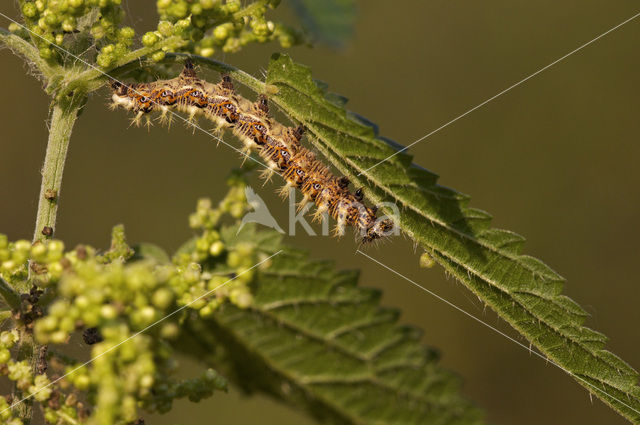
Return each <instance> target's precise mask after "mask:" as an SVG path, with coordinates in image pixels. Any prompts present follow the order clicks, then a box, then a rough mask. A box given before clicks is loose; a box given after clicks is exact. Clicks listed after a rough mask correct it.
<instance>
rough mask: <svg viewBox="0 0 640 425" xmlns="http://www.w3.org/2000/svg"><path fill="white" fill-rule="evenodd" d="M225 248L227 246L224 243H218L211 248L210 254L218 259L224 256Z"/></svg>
mask: <svg viewBox="0 0 640 425" xmlns="http://www.w3.org/2000/svg"><path fill="white" fill-rule="evenodd" d="M224 248H225V246H224V243H223V242H222V241H216V242H214V243H212V244H211V246H210V247H209V254H211V256H212V257H217V256H218V255H220V254H222V252H223V251H224Z"/></svg>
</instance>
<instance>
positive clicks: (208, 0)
mask: <svg viewBox="0 0 640 425" xmlns="http://www.w3.org/2000/svg"><path fill="white" fill-rule="evenodd" d="M219 4H220V0H200V6H202V8H203V9H213V7H214V6H218V5H219Z"/></svg>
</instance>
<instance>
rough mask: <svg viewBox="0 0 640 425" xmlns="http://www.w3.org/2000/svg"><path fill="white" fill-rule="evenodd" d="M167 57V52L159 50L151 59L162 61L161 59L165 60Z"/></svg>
mask: <svg viewBox="0 0 640 425" xmlns="http://www.w3.org/2000/svg"><path fill="white" fill-rule="evenodd" d="M164 57H165V53H164V52H163V51H162V50H161V51H159V52H155V53H154V54H152V55H151V60H153V61H154V62H160V61H161V60H163V59H164Z"/></svg>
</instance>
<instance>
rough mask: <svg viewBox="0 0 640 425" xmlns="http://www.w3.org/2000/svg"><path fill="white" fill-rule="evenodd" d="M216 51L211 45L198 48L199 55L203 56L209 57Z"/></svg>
mask: <svg viewBox="0 0 640 425" xmlns="http://www.w3.org/2000/svg"><path fill="white" fill-rule="evenodd" d="M215 52H216V50H215V49H214V48H213V47H207V48H204V49H202V50H200V56H204V57H205V58H209V57H211V56H213V54H214V53H215Z"/></svg>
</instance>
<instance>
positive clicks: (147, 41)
mask: <svg viewBox="0 0 640 425" xmlns="http://www.w3.org/2000/svg"><path fill="white" fill-rule="evenodd" d="M157 42H158V36H157V35H156V34H155V33H154V32H148V33H146V34H145V35H143V36H142V44H144V45H145V46H147V47H151V46H153V45H154V44H156V43H157Z"/></svg>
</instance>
